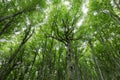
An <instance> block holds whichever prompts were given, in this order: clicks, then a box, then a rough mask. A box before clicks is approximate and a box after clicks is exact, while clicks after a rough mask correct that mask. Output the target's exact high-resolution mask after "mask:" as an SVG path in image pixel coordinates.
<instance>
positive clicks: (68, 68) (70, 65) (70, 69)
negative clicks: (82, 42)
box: [66, 42, 73, 80]
mask: <svg viewBox="0 0 120 80" xmlns="http://www.w3.org/2000/svg"><path fill="white" fill-rule="evenodd" d="M66 48H67V50H66V57H67V71H68V72H67V74H68V80H73V79H72V78H73V77H72V69H73V66H72V62H71V53H70V43H69V42H68V43H67V45H66Z"/></svg>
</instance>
